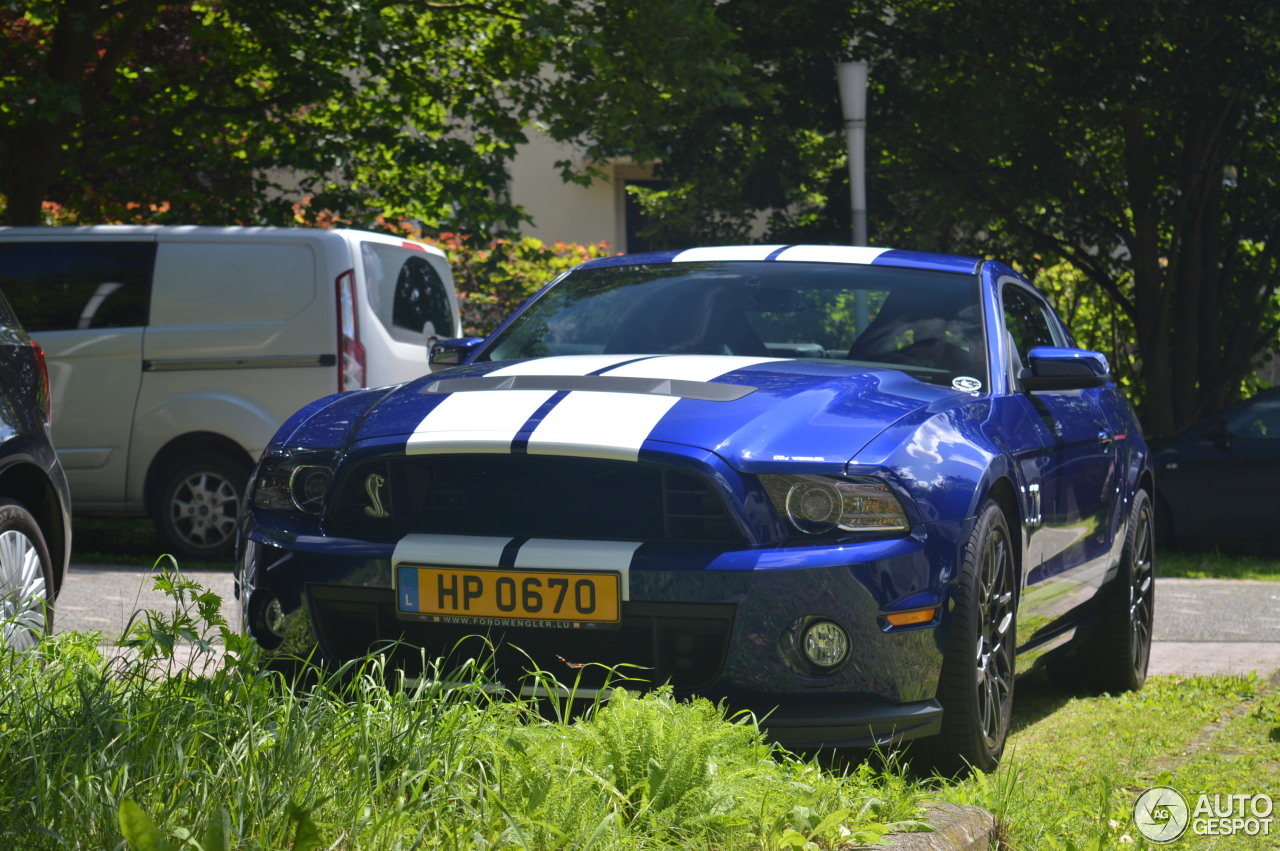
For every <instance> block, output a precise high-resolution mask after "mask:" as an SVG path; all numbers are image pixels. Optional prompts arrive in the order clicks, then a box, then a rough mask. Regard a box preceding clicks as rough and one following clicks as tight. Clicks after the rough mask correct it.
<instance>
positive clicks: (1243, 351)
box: [552, 0, 1280, 433]
mask: <svg viewBox="0 0 1280 851" xmlns="http://www.w3.org/2000/svg"><path fill="white" fill-rule="evenodd" d="M611 6H612V4H607V5H606V8H609V7H611ZM621 8H623V9H624V10H625V8H626V4H621ZM706 10H707V15H706V17H705V19H704V20H703V22H702V25H703V33H704V35H703V36H702V37H701V38H702V40H701V41H700V42H698V43H697V46H698V47H699V48H700V49H701V52H702V54H703V59H702V61H703V64H704V66H705V70H704V72H703V76H704V77H707V78H714V79H716V80H717V88H716V89H715V90H713V91H712V92H711V93H708V92H707V91H705V90H703V89H701V88H699V87H698V86H696V85H690V86H689V87H688V88H687V89H686V90H683V91H681V90H676V91H672V89H673V88H675V87H671V86H667V85H663V84H662V83H661V82H656V81H661V80H663V79H664V75H665V74H666V73H667V71H666V70H665V66H664V63H663V62H661V61H656V62H655V63H654V66H653V67H652V68H645V69H641V71H640V73H639V74H638V75H636V74H635V69H634V68H633V67H632V66H631V65H630V64H629V63H628V61H627V58H626V56H627V54H626V51H625V50H623V49H620V47H619V45H618V44H615V41H616V40H618V39H620V38H622V36H620V35H619V34H620V33H623V32H625V31H626V30H627V26H626V23H627V19H626V18H625V12H620V13H619V14H620V15H624V17H619V18H616V19H614V18H609V17H605V18H602V19H601V33H600V35H599V38H598V40H597V41H596V42H594V43H593V44H592V45H584V44H583V43H580V42H579V43H574V44H573V45H572V46H571V49H569V50H568V51H567V53H566V54H565V56H567V59H566V58H565V57H564V56H562V57H561V58H560V59H559V64H558V65H557V67H558V68H560V69H561V70H562V71H564V72H565V86H566V87H568V86H575V87H577V88H576V89H575V90H576V91H579V92H580V93H581V92H586V93H588V96H587V97H586V98H585V102H587V103H591V104H593V105H594V106H599V107H600V108H593V109H592V110H590V111H584V112H583V113H582V114H580V115H578V116H577V123H571V122H570V123H561V124H555V125H552V129H553V132H557V133H560V134H561V135H562V137H566V138H572V139H575V140H577V141H579V142H580V143H581V144H582V145H583V146H584V147H585V149H586V150H587V151H589V152H590V153H592V154H594V155H597V156H600V157H602V158H607V157H611V156H630V157H634V158H636V159H639V160H642V161H645V160H648V161H655V162H656V163H657V164H658V165H657V168H658V173H659V176H661V177H665V178H667V179H668V180H669V181H670V187H669V188H668V189H665V190H649V191H647V192H641V193H639V194H641V195H642V196H643V197H642V200H643V202H644V203H645V205H646V207H647V209H648V211H649V212H650V213H651V214H654V215H655V216H656V217H657V218H658V219H659V224H658V226H657V229H656V230H657V231H658V232H659V234H662V232H663V231H665V232H666V235H667V241H669V242H679V241H682V240H683V241H686V242H691V241H730V240H736V239H744V238H746V237H747V236H748V234H749V233H750V226H751V224H752V222H753V219H755V220H758V217H762V216H769V228H768V233H767V234H766V237H765V238H766V239H769V240H779V241H800V240H806V241H845V240H847V239H848V234H849V194H848V178H847V168H846V163H845V159H844V139H843V122H842V118H841V112H840V105H839V97H838V94H837V89H836V82H835V64H836V63H837V62H838V61H841V60H844V59H850V58H864V59H869V60H871V61H872V72H871V80H872V91H871V96H870V111H869V135H868V144H869V146H870V150H869V157H868V181H869V193H870V196H871V201H870V224H871V234H872V241H873V242H874V243H876V244H880V245H892V246H895V247H902V248H917V249H922V250H934V251H962V252H972V253H977V254H982V255H985V256H998V257H1004V258H1006V259H1010V260H1014V261H1016V262H1019V263H1020V264H1021V265H1022V266H1023V267H1024V269H1025V270H1026V271H1027V272H1029V273H1030V274H1032V275H1033V276H1037V275H1039V273H1041V271H1042V270H1045V269H1050V268H1053V269H1060V267H1061V264H1062V263H1064V262H1065V263H1068V264H1070V267H1071V269H1073V270H1075V272H1076V273H1078V274H1066V275H1063V274H1050V275H1040V281H1041V283H1042V284H1043V285H1044V286H1045V288H1046V289H1047V290H1049V292H1050V294H1051V296H1053V297H1054V298H1056V299H1057V300H1058V301H1059V302H1060V305H1061V306H1062V307H1063V309H1064V312H1069V313H1071V314H1073V315H1074V316H1075V317H1076V318H1077V320H1079V321H1078V324H1079V325H1080V327H1082V328H1083V329H1084V330H1085V334H1084V335H1082V336H1083V337H1084V338H1085V340H1086V341H1087V342H1089V343H1090V344H1091V345H1098V346H1099V347H1101V348H1103V349H1104V350H1105V351H1107V353H1108V354H1110V355H1111V356H1112V358H1113V360H1114V361H1115V363H1116V364H1117V367H1118V369H1119V370H1120V372H1121V375H1122V378H1123V379H1124V380H1125V381H1126V382H1127V383H1128V384H1129V387H1130V391H1131V393H1132V395H1133V396H1134V397H1135V398H1136V399H1138V400H1139V401H1140V403H1141V407H1142V412H1143V419H1144V421H1145V423H1146V425H1147V427H1148V429H1149V430H1150V431H1152V432H1154V433H1165V432H1170V431H1174V430H1177V429H1179V428H1181V427H1184V426H1186V425H1189V424H1190V423H1192V422H1194V421H1196V420H1198V419H1199V418H1201V417H1203V416H1206V415H1209V414H1211V413H1213V412H1215V411H1217V410H1219V409H1221V408H1222V407H1223V406H1224V405H1225V404H1227V403H1228V402H1230V401H1232V399H1233V397H1234V396H1236V395H1237V394H1239V392H1240V390H1241V388H1242V387H1243V386H1244V385H1245V384H1246V383H1247V378H1248V376H1249V375H1250V374H1251V372H1252V371H1253V369H1254V365H1255V363H1256V361H1257V359H1258V357H1259V355H1260V354H1261V353H1263V352H1266V351H1268V350H1269V349H1272V348H1274V347H1275V346H1276V343H1277V333H1278V331H1280V303H1278V302H1277V298H1276V285H1277V282H1280V265H1278V263H1280V234H1278V233H1277V228H1278V227H1280V156H1278V154H1280V151H1278V150H1277V147H1280V132H1278V131H1280V126H1277V124H1278V122H1280V110H1278V109H1277V100H1278V99H1280V7H1276V6H1275V4H1266V3H1260V2H1257V0H1222V2H1217V3H1213V4H1207V3H1203V2H1199V0H1129V2H1124V3H1116V2H1114V0H1043V1H1042V0H1035V2H1031V0H886V1H885V2H876V0H867V2H865V3H861V4H859V3H848V2H844V3H834V2H828V0H793V2H790V3H787V4H781V5H780V4H777V3H769V2H766V0H725V2H721V3H715V4H706ZM673 31H674V32H678V31H675V30H673ZM680 49H681V45H680V44H676V43H673V44H671V45H669V46H668V47H667V48H666V50H667V51H679V50H680ZM661 55H662V53H661V52H660V51H659V52H655V53H654V56H656V57H660V56H661ZM575 63H576V64H575ZM587 67H590V68H594V69H596V72H597V74H596V77H595V78H594V79H590V80H586V83H585V88H582V86H581V85H580V81H582V80H583V79H584V77H585V71H584V69H585V68H587ZM567 91H568V88H566V92H567ZM650 91H656V92H661V93H662V96H664V97H668V100H666V101H661V102H659V101H657V100H655V99H653V98H652V97H649V96H647V94H646V93H647V92H650ZM609 92H613V93H615V95H616V98H615V99H614V100H613V101H609V100H608V99H607V93H609Z"/></svg>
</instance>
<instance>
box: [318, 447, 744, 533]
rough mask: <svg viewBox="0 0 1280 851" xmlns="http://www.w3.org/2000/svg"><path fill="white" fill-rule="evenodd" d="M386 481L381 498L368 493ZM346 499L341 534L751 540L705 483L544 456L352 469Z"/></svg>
mask: <svg viewBox="0 0 1280 851" xmlns="http://www.w3.org/2000/svg"><path fill="white" fill-rule="evenodd" d="M379 481H381V484H380V485H379V486H378V489H377V493H378V494H379V496H378V498H377V500H376V501H375V500H374V499H373V498H372V497H371V495H370V494H371V491H372V490H373V489H374V485H376V484H378V482H379ZM338 493H339V494H340V496H339V499H338V502H337V504H336V507H335V508H334V510H333V513H332V516H331V519H330V530H331V531H332V532H334V533H335V534H344V535H359V536H372V537H378V538H386V539H390V538H392V537H394V536H397V535H404V534H408V533H415V532H416V533H427V534H448V535H488V536H498V537H513V538H519V537H526V538H579V539H593V540H618V541H664V542H671V543H685V544H715V545H734V544H741V543H742V542H743V538H742V535H741V533H740V532H739V531H738V526H737V524H736V523H735V522H734V520H733V518H732V517H731V516H730V514H729V512H728V511H727V509H726V507H725V504H724V501H723V500H722V499H721V497H720V496H719V494H717V493H716V492H715V491H714V490H713V489H712V488H711V486H710V485H709V484H708V483H707V482H706V481H705V480H704V479H703V478H702V477H700V476H698V475H696V474H694V473H690V472H687V471H684V470H678V469H674V468H669V467H661V466H658V465H653V464H643V463H633V462H626V461H607V460H599V459H592V458H566V457H559V456H544V455H428V456H419V457H400V458H396V459H381V460H376V461H367V462H363V463H360V464H356V465H354V467H353V468H352V469H351V470H350V471H348V472H347V473H346V474H344V477H343V482H342V484H341V485H340V488H339V491H338ZM375 502H376V505H375ZM377 508H381V509H382V511H377V510H375V509H377ZM380 513H386V514H387V515H388V516H385V517H378V516H377V515H378V514H380Z"/></svg>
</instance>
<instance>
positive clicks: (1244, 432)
mask: <svg viewBox="0 0 1280 851" xmlns="http://www.w3.org/2000/svg"><path fill="white" fill-rule="evenodd" d="M1227 431H1229V432H1230V433H1231V434H1232V435H1234V436H1235V437H1243V438H1245V439H1248V440H1280V397H1271V398H1268V399H1262V400H1259V401H1258V402H1257V403H1256V404H1253V405H1249V406H1248V407H1246V408H1245V409H1244V410H1243V411H1240V412H1239V413H1237V414H1236V415H1235V416H1233V417H1231V419H1229V420H1227Z"/></svg>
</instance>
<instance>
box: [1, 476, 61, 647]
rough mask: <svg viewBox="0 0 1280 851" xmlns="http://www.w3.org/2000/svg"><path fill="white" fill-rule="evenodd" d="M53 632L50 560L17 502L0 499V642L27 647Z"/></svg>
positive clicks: (36, 527) (36, 529) (31, 520)
mask: <svg viewBox="0 0 1280 851" xmlns="http://www.w3.org/2000/svg"><path fill="white" fill-rule="evenodd" d="M52 631H53V562H52V560H51V559H50V558H49V547H48V546H47V545H46V544H45V540H44V533H42V532H41V531H40V526H39V524H37V523H36V519H35V517H33V516H32V515H31V512H29V511H27V509H26V508H24V507H23V506H22V505H21V504H19V503H17V502H14V501H13V500H10V499H0V643H3V644H4V645H5V646H7V647H12V648H14V649H15V650H30V649H31V648H32V647H34V646H35V645H36V643H37V642H39V641H40V639H41V638H43V637H44V636H46V635H48V634H49V633H50V632H52Z"/></svg>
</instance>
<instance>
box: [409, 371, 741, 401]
mask: <svg viewBox="0 0 1280 851" xmlns="http://www.w3.org/2000/svg"><path fill="white" fill-rule="evenodd" d="M756 389H757V388H755V387H748V386H745V385H741V384H719V383H716V382H714V381H686V380H683V379H675V378H633V377H630V376H622V375H508V376H492V377H490V376H482V377H479V378H449V379H445V380H442V381H432V382H431V383H430V384H428V385H427V386H425V387H423V388H422V390H421V391H420V392H421V393H422V394H423V395H432V394H439V393H474V392H484V391H491V390H543V391H548V390H549V391H552V392H557V393H571V392H574V391H588V392H594V393H635V394H642V395H647V396H673V397H675V398H677V399H697V400H699V401H703V402H734V401H737V400H738V399H741V398H743V397H745V396H749V395H751V394H752V393H754V392H756Z"/></svg>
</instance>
